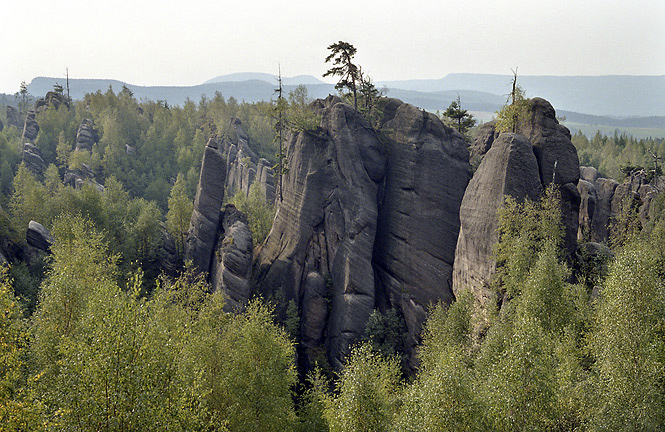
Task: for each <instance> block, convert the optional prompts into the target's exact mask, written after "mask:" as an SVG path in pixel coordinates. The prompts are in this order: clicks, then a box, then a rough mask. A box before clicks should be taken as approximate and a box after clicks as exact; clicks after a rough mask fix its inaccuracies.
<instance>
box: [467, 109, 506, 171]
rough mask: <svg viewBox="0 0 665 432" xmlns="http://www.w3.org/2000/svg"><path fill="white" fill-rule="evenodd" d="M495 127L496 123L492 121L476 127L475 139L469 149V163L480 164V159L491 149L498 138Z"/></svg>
mask: <svg viewBox="0 0 665 432" xmlns="http://www.w3.org/2000/svg"><path fill="white" fill-rule="evenodd" d="M495 126H496V121H494V120H493V121H490V122H487V123H483V124H482V125H480V126H478V130H477V131H476V137H475V139H474V140H473V144H472V145H471V147H470V148H469V159H470V160H471V161H474V160H476V161H477V162H478V163H480V160H481V159H482V157H483V156H485V153H487V152H488V151H489V149H490V148H491V147H492V143H494V140H495V139H497V138H498V137H499V133H498V132H497V131H496V129H495Z"/></svg>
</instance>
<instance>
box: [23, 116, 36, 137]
mask: <svg viewBox="0 0 665 432" xmlns="http://www.w3.org/2000/svg"><path fill="white" fill-rule="evenodd" d="M38 133H39V125H38V124H37V120H35V112H34V111H28V114H27V115H26V116H25V123H24V124H23V141H24V142H25V141H30V142H31V143H32V142H34V141H35V140H36V139H37V134H38Z"/></svg>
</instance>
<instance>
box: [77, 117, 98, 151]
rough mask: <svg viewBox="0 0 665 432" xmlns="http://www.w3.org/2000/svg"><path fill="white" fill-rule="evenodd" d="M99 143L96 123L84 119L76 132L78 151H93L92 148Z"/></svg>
mask: <svg viewBox="0 0 665 432" xmlns="http://www.w3.org/2000/svg"><path fill="white" fill-rule="evenodd" d="M97 141H99V138H98V136H97V131H96V130H95V123H94V122H93V121H92V120H91V119H88V118H86V119H83V120H81V123H80V124H79V127H78V129H77V130H76V151H83V150H85V151H88V152H90V151H91V150H92V146H93V145H94V144H95V143H96V142H97Z"/></svg>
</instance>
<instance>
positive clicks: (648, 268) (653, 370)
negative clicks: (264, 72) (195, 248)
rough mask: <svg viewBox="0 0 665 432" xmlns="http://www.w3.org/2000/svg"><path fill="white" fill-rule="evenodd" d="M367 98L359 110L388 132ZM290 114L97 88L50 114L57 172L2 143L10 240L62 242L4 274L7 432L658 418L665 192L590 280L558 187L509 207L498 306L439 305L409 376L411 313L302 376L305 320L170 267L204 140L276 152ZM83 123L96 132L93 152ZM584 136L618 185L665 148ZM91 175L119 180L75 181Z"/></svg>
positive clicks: (43, 115)
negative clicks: (71, 174)
mask: <svg viewBox="0 0 665 432" xmlns="http://www.w3.org/2000/svg"><path fill="white" fill-rule="evenodd" d="M369 84H371V82H369ZM372 97H376V98H379V97H380V95H377V94H373V95H372ZM349 100H352V99H350V98H349ZM306 102H307V96H306V94H302V92H301V93H296V94H294V95H292V97H291V99H290V102H289V103H290V105H288V106H289V107H290V109H291V115H292V117H291V118H292V119H295V120H294V123H293V127H294V128H297V127H301V128H305V129H306V128H308V127H314V126H313V125H312V124H313V123H312V122H313V121H314V122H315V121H316V118H315V117H312V116H310V115H308V114H306V108H305V107H306ZM366 102H367V101H366V100H365V101H363V100H360V101H359V105H360V107H359V108H360V109H361V110H362V109H366V111H364V112H365V113H366V115H367V116H368V118H369V120H370V124H374V123H373V122H372V120H376V117H375V116H377V113H376V112H375V111H372V110H371V109H369V108H368V106H369V105H368V104H367V103H366ZM458 102H459V101H458ZM372 106H373V105H372ZM274 108H275V104H274V103H269V102H261V103H255V104H247V103H239V102H238V101H236V100H234V99H233V98H230V99H228V100H226V99H225V98H224V97H222V95H221V94H217V95H216V96H215V97H214V98H212V99H206V98H202V99H201V100H200V101H199V102H198V103H194V102H191V101H188V102H187V103H185V104H184V106H182V107H177V106H175V107H174V106H169V105H168V104H166V103H165V102H159V101H157V102H153V101H137V100H136V98H135V97H134V96H133V95H132V94H131V92H130V91H129V90H128V89H125V90H123V91H121V92H119V93H117V94H116V93H114V92H113V91H111V90H109V91H107V92H106V93H101V92H98V93H95V94H89V95H87V96H86V97H85V99H84V100H82V101H73V102H71V104H70V106H69V107H66V106H64V105H61V106H60V107H59V108H56V107H55V106H50V107H48V108H46V109H44V110H42V111H40V112H38V113H37V115H36V119H37V122H38V124H39V134H38V136H37V138H36V140H35V146H36V147H37V148H38V149H39V150H40V151H41V154H42V156H43V159H44V161H45V163H46V164H47V165H48V169H47V170H46V171H45V172H44V173H43V176H42V177H41V178H40V177H38V176H35V175H34V174H33V173H32V172H30V170H28V169H27V168H26V166H25V164H22V163H21V158H22V156H21V152H22V149H23V142H22V139H21V132H22V131H19V130H18V129H17V128H16V127H8V126H5V127H4V129H3V130H2V131H0V190H1V191H2V195H1V197H0V205H1V208H0V218H1V224H0V237H2V238H5V239H10V240H11V241H13V242H15V243H23V242H25V230H26V227H27V226H28V223H29V222H30V220H36V221H39V222H40V223H41V224H43V225H44V226H46V227H47V228H48V229H49V230H50V231H51V233H52V234H53V237H54V239H53V244H52V246H51V250H50V254H48V255H47V254H42V255H37V256H33V257H25V258H26V259H25V260H23V261H21V262H18V261H17V262H15V263H12V265H11V266H10V267H9V268H6V267H4V266H3V267H2V268H1V269H0V313H1V314H2V316H1V317H0V358H1V359H2V362H1V363H0V430H8V431H9V430H26V431H27V430H31V431H32V430H80V431H85V430H108V431H112V430H118V431H120V430H160V431H162V430H173V431H179V430H182V431H191V430H207V431H211V430H219V431H223V430H228V431H259V430H261V431H271V430H274V431H285V430H294V431H319V430H320V431H327V430H330V431H349V430H353V431H392V430H394V431H446V430H476V431H485V430H497V431H506V430H529V431H534V430H542V431H552V430H592V431H596V430H597V431H600V430H658V429H660V428H662V427H663V425H664V424H665V405H663V401H664V400H665V384H664V383H663V377H664V376H665V254H664V253H663V248H662V245H663V242H665V213H663V211H665V209H664V208H663V205H662V197H661V199H660V201H658V202H659V204H658V205H659V206H660V207H658V208H657V209H656V211H655V212H654V217H652V219H651V220H650V222H649V224H647V225H646V226H644V227H640V226H635V225H627V226H626V229H625V231H624V232H622V233H621V236H620V240H619V241H616V242H614V243H613V244H612V246H613V248H614V251H613V252H614V255H613V257H611V258H607V259H606V260H604V261H602V262H601V261H589V262H587V264H588V265H587V266H586V267H581V268H572V265H571V263H570V262H568V261H567V260H566V258H565V256H564V255H565V254H564V252H563V250H562V243H563V240H562V239H563V228H562V226H561V214H560V207H559V205H558V200H559V198H560V196H559V192H558V191H557V189H556V188H551V189H549V190H548V191H547V193H546V194H544V196H543V198H542V200H540V201H535V202H532V201H528V200H527V201H525V202H521V203H520V202H516V201H514V200H511V199H507V200H506V202H505V205H504V207H503V209H502V210H501V212H500V214H499V220H500V233H501V236H500V243H499V244H498V245H497V248H496V259H497V263H498V266H499V272H498V273H497V276H496V279H495V281H494V287H493V289H494V293H495V295H496V302H495V305H494V306H493V307H491V308H489V309H488V310H483V311H481V310H480V309H479V306H478V305H477V304H476V302H475V300H474V298H473V296H471V295H468V296H459V298H457V299H456V301H455V302H453V303H452V304H451V305H444V304H439V305H435V306H433V307H432V309H431V311H430V314H429V319H428V321H427V324H426V326H425V329H424V332H423V336H422V345H421V346H420V349H419V354H418V357H419V360H420V367H419V369H418V370H417V371H416V372H415V373H414V374H413V375H411V376H405V375H404V370H403V368H402V359H401V357H400V354H401V353H400V352H399V348H397V349H396V347H397V346H398V345H399V343H398V340H399V339H400V331H401V327H400V323H399V322H398V320H397V318H396V317H390V316H387V317H381V316H378V315H374V316H373V318H372V321H371V322H370V324H368V330H367V337H366V338H365V340H364V341H362V342H361V343H359V344H358V345H357V346H356V347H355V348H354V349H353V351H352V353H351V355H350V356H349V357H348V358H347V363H346V365H345V368H344V369H343V370H341V371H338V372H337V373H333V372H331V371H330V370H329V369H327V367H326V366H327V365H326V364H325V361H322V362H321V364H320V365H319V366H320V367H319V368H316V369H315V370H314V372H312V373H310V374H308V375H307V376H299V375H298V371H297V369H296V361H295V357H296V354H295V353H296V351H295V343H296V341H295V339H294V338H293V332H292V331H290V330H291V328H290V325H291V324H292V323H290V322H289V320H288V319H292V318H293V316H292V315H290V316H287V320H286V321H285V322H284V320H281V321H282V322H281V323H280V322H278V321H279V320H276V319H275V314H274V309H273V306H272V305H270V304H269V303H267V302H266V301H263V300H261V299H255V300H252V301H251V302H250V303H249V304H248V305H247V307H246V308H245V310H244V311H243V312H242V313H238V314H229V313H226V312H224V311H223V304H224V299H223V296H222V295H221V293H210V292H209V287H208V286H207V285H206V283H205V282H204V280H203V279H202V278H201V277H200V276H196V275H195V274H193V273H192V272H191V271H190V270H189V269H187V268H186V265H184V267H183V269H182V271H181V272H179V273H178V274H177V275H176V276H175V277H168V276H166V275H160V274H159V268H160V267H159V264H158V263H159V261H160V259H162V258H163V257H162V254H163V253H164V251H163V250H162V249H160V247H159V246H158V244H159V239H160V238H161V237H160V236H161V235H162V232H163V228H162V227H164V228H165V229H166V230H167V231H168V232H169V233H170V234H171V235H172V236H173V237H174V239H175V242H176V248H177V250H178V254H179V256H180V257H182V250H183V248H184V244H183V242H184V240H183V236H184V235H185V233H186V230H187V228H188V224H189V215H191V212H192V207H191V203H192V200H193V198H194V194H195V191H196V186H197V182H198V177H199V170H200V164H201V155H202V153H203V148H204V146H205V144H206V141H207V140H208V138H210V137H212V136H220V137H223V136H230V135H232V134H234V130H233V128H232V127H231V126H230V124H231V123H230V120H231V118H239V119H240V120H241V121H242V124H243V127H244V128H245V130H246V131H247V134H248V135H249V137H250V139H251V142H252V144H253V146H254V151H255V152H257V153H258V154H259V155H261V156H262V157H265V158H267V159H269V160H271V161H272V162H275V161H276V156H275V153H276V152H277V151H278V148H277V143H276V142H275V140H274V137H275V129H274V127H273V126H274V122H275V115H274V114H275V111H274ZM84 119H91V120H92V121H93V122H94V128H95V130H96V131H97V134H98V141H97V142H96V143H95V144H94V145H93V146H92V148H91V150H90V151H89V152H77V151H74V148H75V140H76V132H77V128H78V126H79V125H80V124H81V122H82V121H83V120H84ZM298 125H300V126H298ZM472 133H473V132H472ZM573 142H574V143H575V145H576V146H577V149H578V152H579V156H580V163H581V164H582V165H585V164H588V165H592V166H595V167H597V168H598V169H599V170H600V172H601V173H602V174H604V175H606V176H610V177H615V178H621V177H622V176H623V175H625V173H626V169H623V168H625V167H626V166H628V165H630V166H631V167H643V168H645V169H650V168H651V167H652V165H653V164H656V163H660V162H659V159H658V155H660V154H665V144H664V143H663V141H662V140H634V139H632V138H630V137H626V136H623V135H618V134H617V135H615V136H613V137H605V136H601V135H600V134H598V135H596V136H595V137H594V138H593V139H588V138H587V137H585V136H583V135H581V134H577V135H575V136H574V137H573ZM130 150H131V151H130ZM83 164H85V165H86V166H87V167H89V168H90V169H92V171H93V172H94V173H95V175H96V180H97V181H98V182H99V183H100V184H103V189H100V188H99V187H96V186H95V185H94V184H85V185H83V186H82V187H80V188H78V189H75V188H72V187H70V186H66V185H65V184H64V183H63V181H62V178H63V174H64V173H65V171H67V170H75V169H81V168H82V167H83ZM259 201H260V200H259V199H258V198H257V196H255V195H252V194H250V196H248V197H240V196H238V197H236V198H235V200H234V202H235V203H236V204H237V207H238V208H240V209H241V210H243V211H246V212H247V213H250V214H253V216H256V217H257V219H255V220H254V222H252V220H251V219H250V223H254V225H253V227H252V229H253V231H254V232H253V234H254V235H255V236H256V237H255V242H256V243H260V241H261V236H263V237H265V235H266V234H267V231H268V230H269V226H265V221H266V220H268V221H269V220H270V219H271V217H272V215H273V213H272V211H273V210H272V209H271V208H269V207H268V208H266V207H265V206H262V205H260V203H259ZM263 204H265V203H263ZM243 206H244V207H243ZM257 209H258V210H257ZM259 210H260V211H259ZM625 211H626V212H631V211H634V209H630V208H627V209H625ZM254 213H256V214H254ZM626 217H630V214H627V215H626ZM180 264H181V265H182V264H184V263H180ZM598 292H600V293H602V294H601V295H600V296H598V295H597V293H598ZM291 312H292V313H295V314H297V310H296V311H293V310H292V311H291Z"/></svg>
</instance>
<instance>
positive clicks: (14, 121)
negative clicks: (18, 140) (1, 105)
mask: <svg viewBox="0 0 665 432" xmlns="http://www.w3.org/2000/svg"><path fill="white" fill-rule="evenodd" d="M6 113H7V126H14V127H16V129H18V130H19V131H23V124H24V121H23V119H22V118H21V115H20V114H19V112H18V110H17V109H16V108H14V107H13V106H11V105H7V110H6Z"/></svg>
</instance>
